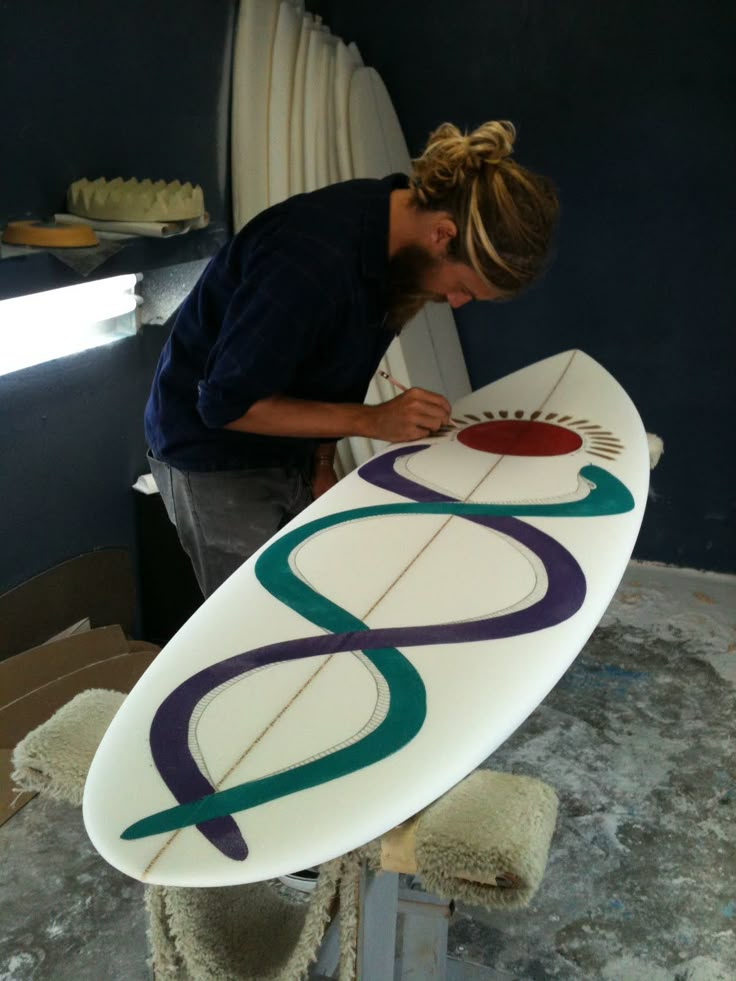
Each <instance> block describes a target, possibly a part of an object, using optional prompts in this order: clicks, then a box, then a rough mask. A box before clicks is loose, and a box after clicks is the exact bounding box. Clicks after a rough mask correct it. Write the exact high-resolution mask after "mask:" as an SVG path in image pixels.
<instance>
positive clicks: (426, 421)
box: [225, 388, 450, 443]
mask: <svg viewBox="0 0 736 981" xmlns="http://www.w3.org/2000/svg"><path fill="white" fill-rule="evenodd" d="M449 421H450V404H449V402H448V401H447V399H446V398H444V396H442V395H438V394H437V393H436V392H428V391H426V390H425V389H423V388H410V389H408V390H407V391H406V392H402V393H401V395H397V396H396V398H393V399H390V400H389V401H388V402H382V403H381V404H380V405H360V404H357V403H342V402H313V401H312V400H310V399H294V398H289V397H287V396H285V395H271V396H269V397H268V398H265V399H261V400H260V401H258V402H254V403H253V405H252V406H251V407H250V408H249V409H248V411H247V412H246V413H245V414H244V415H242V416H240V418H239V419H234V420H233V421H232V422H229V423H227V425H226V426H225V428H226V429H232V430H235V431H237V432H242V433H259V434H261V435H263V436H302V437H307V438H312V439H340V438H341V437H343V436H365V437H367V438H368V439H380V440H384V441H385V442H387V443H402V442H406V441H410V440H414V439H421V438H422V437H424V436H426V435H427V434H428V433H433V432H436V431H437V430H438V429H439V428H440V426H443V425H446V424H447V423H448V422H449Z"/></svg>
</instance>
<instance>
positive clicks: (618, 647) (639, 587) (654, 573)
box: [0, 565, 736, 981]
mask: <svg viewBox="0 0 736 981" xmlns="http://www.w3.org/2000/svg"><path fill="white" fill-rule="evenodd" d="M735 691H736V581H735V580H734V579H733V578H728V577H719V576H712V575H708V574H698V573H690V572H682V571H679V570H674V569H668V568H662V567H656V566H640V565H632V566H631V567H630V569H629V571H628V572H627V574H626V576H625V578H624V581H623V583H622V585H621V588H620V589H619V591H618V593H617V594H616V597H615V598H614V601H613V603H612V604H611V607H610V609H609V611H608V612H607V614H606V616H605V618H604V620H603V622H602V624H601V625H600V627H599V628H598V629H597V630H596V631H595V633H594V634H593V636H592V637H591V639H590V641H589V643H588V645H587V646H586V648H585V650H584V652H583V653H582V654H581V655H580V657H579V658H578V659H577V661H576V662H575V664H574V665H573V667H572V668H571V669H570V670H569V671H568V673H567V674H566V675H565V677H564V678H563V680H562V681H561V682H560V684H559V685H558V686H557V688H556V689H555V690H554V691H553V692H552V693H551V694H550V695H549V696H548V698H547V699H546V700H545V702H544V703H543V704H542V705H541V706H540V707H539V709H538V710H537V711H536V712H535V713H534V714H533V715H532V716H531V717H530V718H529V719H528V720H527V722H526V723H525V725H524V726H522V727H521V729H519V730H518V731H517V732H516V733H515V734H514V736H513V737H512V738H511V739H510V740H509V741H508V742H507V743H506V744H505V745H504V746H503V747H502V748H501V749H500V750H499V751H497V752H496V753H495V754H494V755H493V757H492V758H491V759H489V760H488V762H487V765H488V766H490V767H492V768H494V769H499V770H509V771H513V772H516V773H526V774H530V775H532V776H537V777H540V778H541V779H543V780H546V781H547V782H548V783H550V784H551V785H552V786H553V787H555V788H556V790H557V792H558V794H559V796H560V818H559V821H558V826H557V830H556V833H555V836H554V839H553V842H552V848H551V852H550V859H549V865H548V868H547V875H546V877H545V880H544V882H543V883H542V887H541V889H540V890H539V892H538V894H537V896H536V897H535V899H534V901H533V903H532V906H531V907H530V908H529V909H527V910H523V911H520V912H518V911H517V912H513V913H489V912H486V911H484V910H479V909H470V908H468V907H460V908H459V909H458V911H457V912H456V914H455V917H454V918H453V920H452V923H451V927H450V943H449V960H448V978H449V981H506V979H519V981H527V979H529V981H542V979H548V978H559V979H563V981H578V979H580V981H597V979H600V981H731V979H733V978H734V977H736V833H735V832H736V754H735V753H734V743H735V742H736V739H735V737H734V728H735V727H734V720H735V719H736V711H735V708H736V706H735V705H734V701H735V699H734V695H735ZM141 896H142V886H140V885H138V884H137V883H135V882H133V881H131V880H129V879H127V878H126V877H124V876H122V875H120V874H119V873H117V872H116V871H115V870H114V869H112V868H110V867H109V866H108V865H107V864H106V863H105V862H104V861H102V860H101V859H100V858H99V857H98V856H97V855H96V853H95V852H94V850H93V849H92V846H91V845H90V844H89V842H88V841H87V838H86V836H85V833H84V829H83V826H82V822H81V815H80V812H79V811H78V810H77V809H74V808H71V807H68V806H66V805H62V804H56V803H54V802H50V801H43V800H40V799H38V798H36V799H34V800H33V801H31V803H30V804H28V805H27V806H26V807H25V808H24V809H23V810H22V811H21V812H20V813H19V814H18V815H17V816H16V817H14V818H13V819H12V820H11V821H9V822H8V823H7V824H5V825H4V826H3V827H2V828H0V909H2V920H1V921H0V981H26V979H53V981H101V979H105V981H139V979H141V981H142V979H146V978H148V977H149V972H148V968H147V966H146V957H147V951H146V933H145V931H146V925H145V916H144V912H143V905H142V901H141ZM365 981H368V979H365Z"/></svg>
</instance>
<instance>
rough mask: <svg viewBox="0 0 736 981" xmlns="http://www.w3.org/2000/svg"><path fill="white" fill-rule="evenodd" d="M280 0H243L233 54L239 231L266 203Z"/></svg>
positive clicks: (235, 215) (235, 211) (234, 166)
mask: <svg viewBox="0 0 736 981" xmlns="http://www.w3.org/2000/svg"><path fill="white" fill-rule="evenodd" d="M278 10H279V4H278V2H277V0H241V3H240V8H239V12H238V22H237V25H236V31H235V48H234V54H233V92H232V110H231V121H232V125H231V140H232V151H231V157H232V195H233V225H234V228H235V231H236V232H237V231H240V229H241V228H242V227H243V225H245V224H246V223H247V222H249V221H250V219H251V218H253V216H254V215H257V214H258V213H259V212H260V211H263V209H264V208H266V207H268V194H269V179H268V144H269V137H268V103H269V92H270V88H271V55H272V50H273V39H274V35H275V33H276V20H277V16H278Z"/></svg>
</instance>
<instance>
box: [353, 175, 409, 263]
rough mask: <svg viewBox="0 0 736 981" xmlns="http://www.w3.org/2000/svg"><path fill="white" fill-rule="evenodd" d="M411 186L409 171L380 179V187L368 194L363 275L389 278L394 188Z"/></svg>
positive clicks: (363, 248)
mask: <svg viewBox="0 0 736 981" xmlns="http://www.w3.org/2000/svg"><path fill="white" fill-rule="evenodd" d="M408 186H409V178H408V177H407V176H406V174H390V175H389V176H388V177H384V178H383V180H381V181H379V182H378V185H377V186H376V190H375V191H374V192H373V193H371V194H370V195H369V196H368V200H367V201H366V204H365V209H364V211H363V244H362V250H361V260H362V270H363V275H364V276H365V277H366V278H367V279H379V280H383V279H385V276H386V266H387V265H388V233H389V215H390V201H391V192H392V191H395V190H397V189H398V188H406V187H408Z"/></svg>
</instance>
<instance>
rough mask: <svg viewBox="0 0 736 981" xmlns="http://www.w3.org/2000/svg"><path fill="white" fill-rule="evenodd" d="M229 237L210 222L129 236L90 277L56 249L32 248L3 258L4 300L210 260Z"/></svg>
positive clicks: (0, 277) (1, 295)
mask: <svg viewBox="0 0 736 981" xmlns="http://www.w3.org/2000/svg"><path fill="white" fill-rule="evenodd" d="M229 236H230V232H229V230H228V229H226V228H225V226H224V225H209V226H208V227H207V228H202V229H199V230H198V231H193V232H187V233H186V235H177V236H173V237H171V238H143V237H142V236H141V237H139V238H132V239H128V240H127V241H126V242H125V244H124V245H123V247H122V248H121V249H120V250H119V251H118V252H115V253H114V254H113V255H111V256H109V257H108V258H107V259H106V260H105V261H104V262H102V263H101V264H100V265H99V266H96V267H95V268H94V269H93V270H92V271H91V272H90V273H89V274H88V275H86V276H83V275H81V274H80V273H78V272H76V271H75V270H74V269H73V268H72V267H71V266H69V265H67V263H66V262H64V261H63V260H62V259H59V258H57V256H56V255H55V254H54V253H53V252H50V251H46V250H41V249H38V250H35V249H34V250H30V249H29V250H28V252H27V253H25V254H23V255H13V256H8V257H3V258H2V261H0V300H5V299H9V298H10V297H14V296H25V295H27V294H29V293H39V292H42V291H43V290H52V289H58V288H60V287H62V286H73V285H75V284H77V283H87V282H91V281H92V280H95V279H104V278H106V277H108V276H120V275H122V274H124V273H143V274H144V275H145V273H146V271H147V270H152V269H161V268H164V267H166V266H176V265H180V264H181V263H184V262H193V261H194V260H196V259H207V258H209V257H210V256H212V255H214V254H215V252H217V250H218V249H219V248H220V247H221V246H222V245H224V244H225V242H226V241H227V240H228V238H229Z"/></svg>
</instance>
